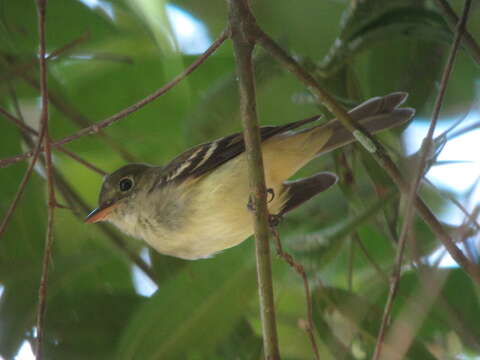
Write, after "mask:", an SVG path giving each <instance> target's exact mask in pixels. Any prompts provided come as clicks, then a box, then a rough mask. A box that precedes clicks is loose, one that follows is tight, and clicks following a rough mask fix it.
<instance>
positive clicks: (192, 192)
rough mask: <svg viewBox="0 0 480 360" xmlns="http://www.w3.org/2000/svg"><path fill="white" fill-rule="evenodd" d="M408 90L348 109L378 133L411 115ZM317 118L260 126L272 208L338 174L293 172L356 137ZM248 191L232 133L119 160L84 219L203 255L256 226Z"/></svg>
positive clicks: (238, 137) (278, 210)
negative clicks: (167, 152) (152, 157)
mask: <svg viewBox="0 0 480 360" xmlns="http://www.w3.org/2000/svg"><path fill="white" fill-rule="evenodd" d="M407 97H408V94H407V93H405V92H394V93H391V94H388V95H386V96H383V97H374V98H371V99H369V100H367V101H365V102H364V103H362V104H360V105H358V106H357V107H355V108H354V109H352V110H350V111H349V114H350V116H351V117H352V119H353V120H354V121H356V122H358V123H359V124H360V126H361V127H362V128H364V129H366V130H367V131H369V132H370V133H377V132H379V131H382V130H385V129H389V128H392V127H396V126H399V125H401V124H404V123H406V122H408V121H409V120H411V119H412V117H413V116H414V114H415V110H414V109H412V108H407V107H401V105H402V104H403V103H404V101H405V100H406V99H407ZM319 118H320V116H314V117H311V118H308V119H303V120H299V121H295V122H291V123H288V124H285V125H278V126H263V127H261V128H260V136H261V151H262V156H263V162H264V171H265V183H266V187H267V188H268V192H269V194H270V195H271V196H268V199H267V201H268V204H267V207H268V211H269V213H270V214H274V215H278V216H283V215H285V214H287V213H289V212H290V211H292V210H293V209H295V208H296V207H298V206H300V205H301V204H303V203H304V202H306V201H307V200H309V199H311V198H312V197H314V196H316V195H317V194H319V193H321V192H323V191H325V190H326V189H328V188H330V187H331V186H332V185H334V184H335V183H336V182H337V176H336V175H335V174H333V173H331V172H325V171H323V172H319V173H317V174H315V175H312V176H310V177H307V178H303V179H299V180H293V181H291V180H289V179H290V178H291V177H292V176H293V175H294V174H295V173H296V172H297V171H298V170H300V169H301V168H302V167H304V166H305V165H306V164H307V163H308V162H309V161H311V160H312V159H314V158H316V157H318V156H320V155H323V154H325V153H327V152H329V151H332V150H334V149H337V148H339V147H341V146H344V145H346V144H349V143H351V142H353V141H355V138H354V137H353V136H352V134H351V133H350V132H349V131H348V130H346V129H345V128H344V127H343V125H342V124H341V123H340V122H339V121H338V120H336V119H333V120H330V121H328V122H326V123H324V124H315V122H316V121H317V120H318V119H319ZM306 125H308V127H305V126H306ZM301 127H303V128H302V129H300V128H301ZM249 195H250V188H249V178H248V166H247V156H246V153H245V142H244V139H243V134H242V133H235V134H232V135H229V136H225V137H223V138H220V139H218V140H215V141H211V142H208V143H204V144H200V145H197V146H195V147H193V148H191V149H189V150H187V151H185V152H183V153H182V154H180V155H179V156H177V157H176V158H174V159H173V160H172V161H171V162H170V163H168V164H167V165H165V166H153V165H149V164H142V163H132V164H127V165H124V166H122V167H121V168H119V169H118V170H116V171H114V172H113V173H111V174H110V175H107V176H106V177H105V178H104V181H103V184H102V187H101V190H100V195H99V201H98V203H99V205H98V207H97V208H96V209H94V210H93V211H92V212H91V213H90V214H89V215H88V216H87V217H86V219H85V222H86V223H95V222H99V221H108V222H111V223H113V224H114V225H115V226H117V227H118V228H119V229H120V230H121V231H123V232H124V233H126V234H128V235H130V236H133V237H136V238H139V239H143V240H145V241H146V242H147V243H148V244H149V245H150V246H151V247H153V248H154V249H155V250H157V251H158V252H159V253H161V254H165V255H170V256H173V257H177V258H182V259H187V260H195V259H202V258H208V257H211V256H213V255H215V254H217V253H219V252H221V251H223V250H225V249H228V248H231V247H233V246H236V245H238V244H240V243H242V242H243V241H244V240H246V239H247V238H248V237H250V236H251V235H252V234H253V231H254V230H253V221H254V218H253V216H252V214H251V209H250V210H249V206H248V203H249V202H248V199H249Z"/></svg>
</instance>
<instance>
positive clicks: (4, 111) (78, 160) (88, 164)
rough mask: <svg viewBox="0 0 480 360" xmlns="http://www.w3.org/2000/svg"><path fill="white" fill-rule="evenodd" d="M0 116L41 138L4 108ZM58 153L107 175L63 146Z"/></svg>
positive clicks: (0, 108) (102, 174)
mask: <svg viewBox="0 0 480 360" xmlns="http://www.w3.org/2000/svg"><path fill="white" fill-rule="evenodd" d="M0 114H2V115H3V116H5V118H6V119H8V120H10V121H11V122H12V123H13V124H15V125H17V126H18V127H19V128H20V129H21V130H22V131H25V132H26V133H27V134H31V135H35V136H39V133H38V132H37V130H35V129H34V128H32V127H30V126H28V125H27V124H25V123H24V122H23V121H21V120H20V119H18V118H16V117H15V116H13V115H12V114H10V113H9V112H8V111H6V110H5V109H3V108H2V107H0ZM57 150H58V151H60V152H62V153H64V154H65V155H67V156H69V157H71V158H72V159H73V160H75V161H77V162H78V163H80V164H82V165H83V166H85V167H87V168H89V169H90V170H92V171H93V172H96V173H97V174H99V175H101V176H104V175H107V173H106V172H105V171H103V170H101V169H99V168H98V167H96V166H95V165H93V164H92V163H90V162H88V161H86V160H84V159H82V158H81V157H80V156H78V155H77V154H75V153H74V152H72V151H70V150H67V149H65V148H64V147H63V146H59V147H58V149H57ZM0 235H1V232H0Z"/></svg>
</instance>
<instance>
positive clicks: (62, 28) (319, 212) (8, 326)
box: [0, 0, 480, 360]
mask: <svg viewBox="0 0 480 360" xmlns="http://www.w3.org/2000/svg"><path fill="white" fill-rule="evenodd" d="M98 3H100V4H103V7H94V8H92V7H88V6H87V5H85V3H83V2H81V1H79V0H75V1H74V0H71V1H58V0H57V1H55V0H51V1H49V3H48V7H47V23H46V26H47V51H48V53H52V52H53V51H55V50H56V49H59V48H61V47H63V46H65V45H66V44H69V43H71V42H72V41H74V40H75V39H78V38H79V37H81V36H83V35H85V34H86V35H85V36H86V40H84V41H81V42H80V43H79V44H77V45H75V46H74V47H73V48H72V49H70V50H68V51H66V52H65V53H63V54H61V55H59V56H58V57H54V58H52V59H51V60H49V74H48V81H49V91H50V94H51V104H52V105H51V114H50V124H51V125H50V129H51V135H52V137H53V138H54V139H60V138H63V137H64V136H67V135H69V134H71V133H73V132H74V131H76V130H77V129H79V128H80V127H84V126H85V125H86V124H88V123H90V122H97V121H99V120H102V119H104V118H106V117H108V116H110V115H112V114H114V113H116V112H118V111H120V110H121V109H123V108H125V107H127V106H129V105H131V104H133V103H134V102H136V101H138V100H140V99H141V98H143V97H145V96H146V95H148V94H150V93H152V92H153V91H154V90H155V89H157V88H159V87H160V86H162V85H163V84H165V83H166V82H168V81H169V80H171V79H172V78H173V77H174V76H176V75H177V74H178V73H179V72H180V71H181V70H182V69H183V68H184V67H186V66H187V65H189V64H190V63H191V62H192V61H193V60H194V59H195V56H193V55H185V54H183V53H182V52H181V51H180V50H179V47H178V44H177V43H176V40H175V37H174V33H173V31H172V24H171V23H169V22H168V18H167V16H166V13H165V9H164V5H165V3H166V2H162V1H148V0H144V1H134V0H120V1H114V0H101V1H99V2H98ZM171 4H174V5H176V6H179V7H181V8H182V9H184V10H185V11H188V12H189V13H191V14H192V15H193V16H195V17H196V18H198V19H199V20H200V21H201V22H203V23H204V24H205V26H206V28H207V29H208V32H209V33H210V35H211V37H212V39H213V38H215V36H216V35H217V34H219V33H220V32H221V31H222V29H223V28H224V26H225V25H226V22H227V9H226V2H224V1H221V0H212V1H208V2H200V1H174V2H172V3H171ZM355 4H357V5H355ZM392 4H397V5H392ZM458 4H459V5H460V2H459V1H458ZM252 6H253V10H254V13H255V14H256V15H257V17H258V19H257V20H258V22H259V24H260V25H261V26H262V28H263V29H264V30H265V31H267V32H268V33H269V34H271V35H272V36H273V37H274V38H276V39H280V42H281V43H282V45H284V46H285V47H287V48H288V49H289V51H291V52H292V53H293V54H295V55H296V57H297V58H298V59H299V60H300V61H301V62H302V64H303V65H304V66H306V67H308V68H309V69H310V70H312V71H313V72H314V73H315V74H316V76H317V77H318V80H319V81H320V82H321V83H322V85H324V86H325V87H326V88H327V89H328V90H329V91H331V92H332V93H333V94H334V95H335V97H337V98H338V99H340V100H341V101H343V102H344V103H345V104H347V105H348V106H350V107H351V106H352V105H353V104H356V103H358V102H359V101H361V100H363V99H366V98H368V97H370V96H376V95H383V94H386V93H388V92H391V91H397V90H402V91H408V92H409V93H410V98H409V101H408V105H409V106H413V107H415V108H416V109H417V111H418V114H419V115H424V116H429V115H430V114H431V107H432V99H433V98H434V96H435V94H436V92H437V88H436V84H437V82H438V80H439V78H440V73H441V70H442V67H443V64H444V59H445V57H446V53H447V50H448V44H449V43H450V42H451V40H452V37H453V36H452V32H451V31H450V30H449V28H448V26H447V25H446V23H445V21H444V20H443V17H442V15H441V13H439V12H438V10H437V9H436V8H435V7H434V6H433V5H432V4H430V3H429V2H428V1H421V2H419V1H413V0H412V1H409V0H402V1H396V2H384V1H362V2H356V1H352V2H351V4H350V5H348V4H346V2H342V1H333V0H331V1H315V0H305V1H302V2H293V1H288V0H278V1H258V2H255V1H252ZM105 9H110V10H111V12H109V11H106V10H105ZM478 15H479V14H478V8H477V9H476V10H474V11H473V12H472V14H471V18H475V17H478ZM36 24H37V17H36V9H35V2H34V1H31V0H16V1H6V2H3V3H2V6H1V17H0V26H1V31H0V78H1V79H2V81H1V84H0V107H2V108H4V109H7V110H8V111H9V112H11V113H13V114H16V115H19V114H17V113H16V110H15V109H16V106H15V102H16V101H17V100H18V102H19V108H20V109H21V115H22V116H23V118H24V119H25V121H26V122H27V123H28V124H30V125H31V126H32V127H36V126H38V117H39V116H38V115H39V101H38V99H39V98H38V97H39V93H38V90H37V89H36V86H35V84H36V83H37V81H38V70H37V69H36V67H28V66H25V64H29V63H32V62H35V61H36V59H37V48H38V34H37V27H36V26H37V25H36ZM469 30H470V32H471V33H472V34H475V33H476V34H478V33H479V32H480V23H478V22H474V21H471V23H470V24H469ZM477 40H478V37H477ZM333 44H334V45H333ZM255 61H256V71H257V79H258V84H257V98H258V112H259V119H260V121H261V123H262V124H281V123H286V122H289V121H293V120H298V119H302V118H306V117H308V116H311V115H312V114H316V113H318V112H319V111H324V110H325V109H323V108H322V107H318V106H317V105H316V104H315V103H314V102H313V101H311V100H312V99H311V98H310V97H309V95H308V94H305V90H304V89H303V87H302V86H301V84H300V83H299V82H298V81H297V80H296V79H295V78H294V77H293V76H291V75H290V74H288V73H287V72H286V71H285V70H283V69H282V68H281V67H280V66H279V65H278V64H277V63H275V61H274V60H273V59H272V58H270V57H269V56H268V55H267V54H265V53H264V52H263V51H261V50H258V51H256V53H255ZM234 64H235V59H234V58H233V52H232V49H231V45H230V44H229V43H228V42H227V43H226V44H224V45H223V47H221V48H220V49H219V50H218V51H217V52H216V53H215V54H214V55H213V56H211V57H210V58H209V59H208V60H207V61H206V62H205V63H204V64H202V65H201V66H200V67H199V69H198V70H197V71H195V72H194V73H192V74H191V75H190V76H188V78H187V79H185V80H184V81H183V82H181V83H180V84H179V85H177V86H176V87H175V88H174V89H172V90H171V91H170V92H169V93H167V94H166V95H164V96H162V97H160V98H159V99H157V100H156V101H154V102H153V103H151V104H149V105H148V106H146V107H144V108H142V109H141V110H139V111H137V112H135V113H133V114H131V115H130V116H128V117H127V118H125V119H122V120H121V121H120V122H117V123H115V124H114V125H112V126H111V127H109V128H107V129H105V131H104V134H106V135H104V136H99V135H94V136H85V137H83V138H81V139H79V140H77V141H75V142H72V143H70V144H68V145H67V148H68V149H70V150H72V151H74V152H75V153H76V154H78V155H79V156H81V157H82V158H84V159H86V160H88V161H89V162H91V163H93V164H95V165H96V166H97V167H99V168H101V169H104V170H105V171H107V172H110V171H113V170H115V169H117V168H118V167H120V166H121V165H123V164H124V163H125V162H126V161H128V160H129V159H136V160H138V161H141V162H147V163H153V164H160V163H165V162H167V161H169V160H170V159H171V158H172V157H173V156H175V155H176V154H177V153H179V152H180V151H182V150H184V149H185V148H187V147H189V146H192V145H194V144H197V143H199V142H204V141H208V140H212V139H215V138H217V137H220V136H223V135H225V134H228V133H230V132H233V131H238V130H239V129H240V121H239V115H238V92H237V88H236V86H237V84H236V77H235V74H234V69H235V68H234ZM478 76H479V72H478V65H477V66H476V65H475V64H474V63H473V61H472V60H471V59H470V58H469V57H468V55H467V54H466V53H461V54H460V56H459V59H458V61H457V64H456V68H455V71H454V74H453V76H452V79H451V81H450V83H449V89H450V90H449V92H448V96H447V102H446V104H445V107H444V111H445V113H447V114H450V115H451V114H456V115H459V114H463V113H464V112H465V111H467V110H468V108H469V107H470V105H471V103H472V101H473V99H474V97H475V92H474V89H475V81H478ZM32 85H33V86H32ZM325 113H327V112H326V111H325ZM402 130H403V129H397V130H394V131H392V132H390V133H389V134H384V135H382V136H381V139H382V141H384V143H386V144H387V145H388V147H389V148H390V149H392V154H398V156H396V159H397V160H398V162H399V164H400V163H402V164H404V169H405V171H408V170H409V167H408V164H407V161H406V160H405V159H402V157H401V154H403V151H404V149H403V145H402V144H401V143H400V141H399V137H400V134H401V132H402ZM0 133H1V135H0V144H1V146H0V158H6V157H9V156H13V155H15V154H17V153H21V152H23V151H25V150H26V149H27V147H26V144H25V142H24V141H23V140H22V137H21V136H20V133H19V131H18V129H17V128H16V127H15V126H14V125H12V124H11V123H9V122H7V121H5V119H3V118H2V119H1V121H0ZM401 159H402V160H401ZM54 165H55V167H56V169H57V170H58V171H59V172H60V174H61V175H62V176H63V177H64V178H65V181H66V182H67V183H68V185H69V186H71V188H72V189H74V191H75V192H77V193H78V195H79V196H80V197H81V198H83V199H85V201H86V202H87V203H88V204H89V206H90V207H92V208H93V207H94V206H95V205H96V198H97V195H98V190H99V187H100V185H101V182H102V177H101V176H99V175H98V174H95V173H94V172H91V171H90V170H88V169H86V168H85V167H83V166H82V165H80V164H78V163H77V162H75V161H73V160H72V159H70V158H69V157H67V156H65V155H64V154H63V153H60V152H55V153H54ZM26 167H27V162H23V163H17V164H15V165H12V166H10V167H8V168H4V169H0V186H1V189H2V191H1V193H0V215H2V214H4V213H5V212H6V211H7V209H8V206H9V204H10V201H11V199H13V197H14V195H15V193H16V191H17V188H18V184H19V182H20V180H21V178H22V175H23V173H24V171H25V169H26ZM318 169H322V170H330V171H336V172H338V173H339V174H340V175H341V182H340V184H339V186H337V187H336V188H335V189H332V190H330V191H328V192H326V193H325V194H322V195H321V196H320V197H318V198H317V199H315V200H312V201H311V202H309V203H308V204H306V205H305V206H303V208H301V209H298V210H296V211H295V212H294V213H293V214H292V215H291V216H289V217H287V218H286V219H285V221H284V222H283V223H282V225H281V227H280V234H281V236H282V240H283V241H284V243H285V246H286V248H287V249H288V250H289V251H291V252H292V254H293V255H294V256H295V258H296V259H297V260H299V261H301V262H302V264H304V265H305V267H306V268H307V270H308V276H309V278H310V279H311V281H312V283H315V284H317V286H316V287H315V288H314V290H313V299H314V322H315V325H316V336H317V338H318V339H319V342H320V347H321V349H320V350H321V353H322V359H324V358H325V359H363V358H366V357H370V356H371V354H372V353H373V349H374V346H375V339H376V336H377V333H378V329H379V325H380V321H381V316H382V311H383V306H384V304H385V301H386V297H387V294H388V289H389V284H388V276H389V274H390V271H391V268H392V265H393V263H394V258H395V248H396V244H395V241H392V239H395V238H397V237H398V233H397V232H398V230H399V228H400V225H401V217H400V216H398V214H399V209H400V213H401V209H402V207H401V204H400V202H399V201H398V195H397V194H396V192H395V190H394V189H393V185H392V184H391V182H390V181H389V180H388V179H385V178H384V175H383V173H382V171H381V169H380V168H378V166H377V165H376V164H374V163H372V161H371V159H370V158H369V157H368V154H365V153H364V152H363V151H362V150H361V149H360V148H359V147H357V146H356V145H352V146H349V147H347V148H345V149H343V150H341V151H337V152H335V153H333V154H328V155H326V156H323V157H321V158H319V159H316V160H314V161H313V162H312V163H311V164H309V165H308V166H307V167H306V168H305V169H304V170H302V171H301V173H300V174H299V176H302V175H305V174H312V173H314V172H317V171H318ZM346 174H350V175H351V176H350V177H348V176H346ZM422 195H423V196H424V198H426V200H427V202H428V203H429V204H431V206H432V207H433V209H434V211H435V212H436V213H438V212H440V211H441V210H442V208H444V207H445V206H446V203H447V200H446V199H445V197H443V196H441V194H439V193H438V192H436V191H431V190H424V191H422ZM46 197H47V195H46V183H45V181H44V179H43V171H42V168H41V166H37V168H36V174H34V176H33V178H32V180H31V182H30V183H29V184H28V186H27V189H26V192H25V194H24V196H23V198H22V200H21V203H20V205H19V207H18V208H17V210H16V212H15V214H14V216H13V219H12V221H11V223H10V224H9V226H8V228H7V231H6V233H5V234H4V235H3V236H2V237H0V286H1V287H0V289H1V291H0V294H1V295H0V356H1V357H3V358H5V359H11V358H13V357H14V356H15V354H16V353H17V352H18V349H19V347H20V346H21V345H22V343H23V342H24V341H31V342H32V344H33V340H32V339H33V335H34V329H33V328H34V325H35V316H36V311H37V302H38V295H37V292H38V285H39V279H40V272H41V261H42V252H43V244H44V240H45V235H44V234H45V227H46ZM60 202H61V203H62V204H64V205H68V206H70V200H69V199H68V198H67V197H65V196H64V197H60ZM72 210H73V211H72ZM76 213H80V215H81V216H84V215H86V214H85V210H82V209H80V208H78V207H76V208H74V209H58V210H56V214H57V215H56V221H55V244H54V249H53V254H52V259H51V278H50V280H49V287H48V298H47V305H48V310H47V318H46V336H47V337H46V339H45V341H46V357H47V358H52V359H64V358H65V359H85V358H88V359H136V358H139V359H157V358H161V359H177V358H178V359H189V360H200V359H245V360H246V359H258V358H260V357H261V353H262V352H261V328H260V320H259V313H258V303H257V299H256V294H257V293H256V277H255V264H254V263H255V262H254V250H253V241H252V240H251V239H250V240H247V241H246V242H244V243H243V244H242V245H239V246H238V247H236V248H233V249H230V250H228V251H225V252H224V253H222V254H219V255H217V256H215V257H213V258H211V259H206V260H200V261H197V262H187V261H183V260H177V259H172V258H168V257H165V256H161V255H158V254H156V253H153V252H151V253H150V260H151V264H152V269H153V272H154V274H155V277H156V279H158V290H157V291H156V292H155V293H154V294H153V295H151V296H144V295H142V294H140V293H139V292H138V290H137V287H136V286H137V285H138V284H137V283H136V280H135V279H134V278H133V276H132V271H133V268H134V265H132V263H131V261H130V260H129V258H128V257H127V256H126V255H125V254H124V253H123V252H122V251H121V250H119V248H118V247H117V246H115V245H114V243H113V242H112V239H111V236H109V235H108V234H106V233H105V232H104V231H102V230H101V229H99V228H98V227H96V226H91V225H85V224H83V223H82V222H81V221H80V220H79V218H78V217H77V216H76ZM451 230H452V231H455V230H458V229H451ZM414 231H415V235H416V239H417V245H418V246H417V247H416V248H414V247H413V246H412V247H410V248H409V252H408V254H407V257H406V260H405V266H404V269H405V271H404V273H403V276H402V278H401V280H400V292H399V295H398V297H397V299H396V302H395V307H394V311H393V314H392V324H397V322H396V320H398V321H400V322H402V321H403V322H404V321H408V320H409V319H411V318H412V317H415V316H416V315H418V318H419V322H420V323H419V324H418V328H411V329H410V330H412V331H414V332H415V333H414V335H413V340H412V343H411V346H410V347H409V349H408V352H407V355H406V356H407V358H408V359H435V358H440V357H442V356H443V358H446V357H453V356H458V355H460V354H462V355H464V356H474V355H476V356H478V355H479V354H480V341H479V340H478V339H480V322H478V321H475V320H474V319H477V320H478V319H480V304H479V293H478V288H475V287H474V285H472V284H471V282H470V280H469V279H468V277H467V276H466V275H465V274H464V273H463V272H462V271H461V270H459V269H455V270H445V269H437V268H434V267H430V266H427V265H426V264H424V265H423V266H419V264H418V263H414V260H412V259H417V260H418V259H425V258H424V257H425V256H427V255H429V254H431V252H432V251H433V250H434V249H435V248H436V247H438V241H437V240H436V239H435V237H434V235H433V234H432V233H431V232H430V230H429V229H428V228H427V227H426V225H425V224H423V223H422V222H421V221H420V220H419V219H416V221H415V224H414ZM115 233H116V230H115ZM117 235H118V234H117ZM121 236H122V237H123V239H124V240H125V241H126V243H127V244H128V247H129V248H131V249H134V251H135V252H136V253H138V254H139V253H140V252H141V250H142V248H144V247H145V246H146V245H145V244H143V243H140V242H138V241H136V240H133V239H130V238H128V237H126V236H124V235H121ZM355 239H357V240H358V241H356V240H355ZM364 251H365V252H364ZM365 254H368V256H366V255H365ZM273 262H274V281H275V293H276V301H277V317H278V325H279V334H280V344H281V352H282V355H283V358H284V359H292V360H293V359H298V360H300V359H310V358H312V350H311V347H310V344H309V343H308V340H307V337H306V335H305V332H304V330H303V329H302V324H304V323H305V316H306V315H305V314H306V309H305V299H304V293H303V286H302V283H301V279H300V278H299V277H298V276H297V275H296V274H295V273H294V272H293V271H291V270H290V269H289V268H288V266H287V265H286V264H285V263H283V262H282V261H280V259H276V258H274V261H273ZM425 267H426V268H425ZM426 279H427V280H426ZM429 282H432V283H433V285H435V286H437V287H438V289H437V293H435V294H436V295H434V298H433V299H430V300H428V301H429V306H425V307H422V306H418V307H415V304H417V303H422V301H423V300H422V297H421V295H422V294H424V292H425V288H426V287H427V285H426V284H428V283H429ZM432 291H433V290H432ZM412 304H413V305H412ZM392 331H393V330H392ZM392 344H393V345H392V346H395V342H393V343H392ZM452 344H454V345H452Z"/></svg>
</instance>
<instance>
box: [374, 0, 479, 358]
mask: <svg viewBox="0 0 480 360" xmlns="http://www.w3.org/2000/svg"><path fill="white" fill-rule="evenodd" d="M471 4H472V2H471V0H466V1H465V6H464V9H463V13H462V18H461V19H460V21H459V23H458V26H457V29H456V31H455V39H454V41H453V43H452V46H451V49H450V53H449V55H448V60H447V63H446V64H445V68H444V70H443V73H442V80H441V83H440V91H439V93H438V95H437V98H436V100H435V106H434V109H433V115H432V121H431V122H430V127H429V129H428V132H427V136H426V137H425V139H424V140H423V145H422V150H421V153H420V158H419V161H418V166H417V170H416V172H415V173H414V174H415V177H414V179H413V181H412V183H411V185H410V190H409V192H408V194H406V196H405V195H404V196H405V197H406V199H407V201H406V207H405V215H404V220H403V226H402V231H401V234H400V240H399V242H398V248H397V256H396V259H395V266H394V268H393V271H392V275H391V282H390V291H389V294H388V298H387V302H386V304H385V309H384V312H383V317H382V323H381V326H380V331H379V333H378V337H377V343H376V345H375V352H374V354H373V360H378V359H380V354H381V351H382V345H383V339H384V336H385V332H386V329H387V324H388V319H389V318H390V313H391V311H392V307H393V302H394V301H395V296H396V294H397V291H398V285H399V283H400V276H401V269H402V261H403V253H404V249H405V245H406V243H407V238H408V234H410V232H411V227H412V221H413V214H414V201H415V197H416V196H417V192H418V188H419V185H420V180H421V179H422V178H423V176H424V173H425V165H426V163H427V157H428V156H429V154H430V152H431V148H432V144H433V141H432V140H433V133H434V132H435V127H436V125H437V120H438V115H439V114H440V109H441V107H442V104H443V99H444V97H445V92H446V90H447V84H448V80H449V78H450V74H451V73H452V69H453V64H454V61H455V58H456V56H457V53H458V48H459V46H460V40H461V39H462V35H463V31H464V30H465V23H466V22H467V18H468V13H469V10H470V6H471Z"/></svg>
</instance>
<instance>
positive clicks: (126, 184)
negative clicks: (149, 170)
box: [118, 178, 133, 192]
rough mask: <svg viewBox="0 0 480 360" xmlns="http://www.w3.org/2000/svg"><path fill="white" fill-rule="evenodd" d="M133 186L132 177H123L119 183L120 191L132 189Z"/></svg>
mask: <svg viewBox="0 0 480 360" xmlns="http://www.w3.org/2000/svg"><path fill="white" fill-rule="evenodd" d="M132 186H133V180H132V179H130V178H123V179H121V180H120V182H119V183H118V187H119V188H120V191H122V192H125V191H128V190H130V189H131V188H132Z"/></svg>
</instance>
